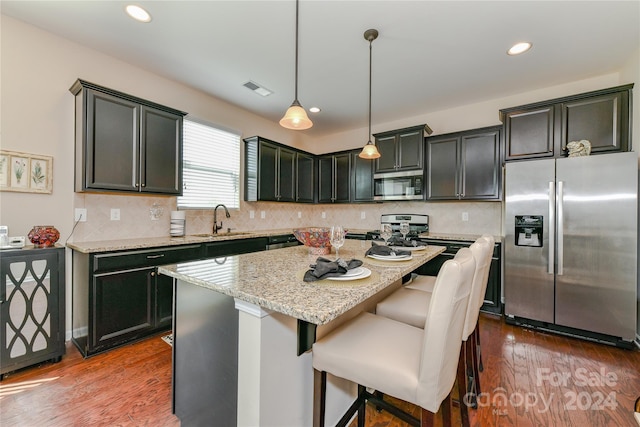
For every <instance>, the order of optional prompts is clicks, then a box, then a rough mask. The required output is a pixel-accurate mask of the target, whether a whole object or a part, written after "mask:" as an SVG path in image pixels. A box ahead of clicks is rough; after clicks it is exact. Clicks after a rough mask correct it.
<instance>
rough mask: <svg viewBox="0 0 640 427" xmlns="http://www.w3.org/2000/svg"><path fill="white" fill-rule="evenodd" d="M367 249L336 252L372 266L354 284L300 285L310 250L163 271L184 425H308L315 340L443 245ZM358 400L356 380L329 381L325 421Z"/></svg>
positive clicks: (349, 245)
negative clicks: (397, 255) (396, 252)
mask: <svg viewBox="0 0 640 427" xmlns="http://www.w3.org/2000/svg"><path fill="white" fill-rule="evenodd" d="M370 245H371V242H369V241H354V240H347V241H346V242H345V245H344V246H343V247H342V248H341V250H340V254H341V257H342V258H344V259H351V258H358V259H361V260H362V261H363V262H364V264H363V266H364V267H366V268H367V269H369V270H370V271H371V275H370V276H369V277H366V278H363V279H359V280H353V281H330V280H321V281H317V282H311V283H306V282H304V281H303V280H302V277H303V275H304V272H305V271H306V270H307V269H308V268H309V265H310V264H313V263H315V260H316V259H317V256H316V255H309V254H308V248H306V247H304V246H296V247H288V248H283V249H278V250H274V251H267V252H257V253H250V254H243V255H236V256H230V257H225V258H215V259H207V260H202V261H194V262H189V263H183V264H177V265H172V266H167V267H161V268H160V269H159V272H160V273H162V274H165V275H168V276H171V277H173V278H174V279H176V280H175V281H174V323H173V332H174V349H173V356H174V358H173V368H174V378H173V387H174V390H173V397H174V412H175V413H176V415H177V416H178V417H179V418H180V420H181V422H182V425H183V426H189V425H204V424H207V423H209V424H210V423H211V422H212V421H213V420H216V424H220V425H240V426H269V425H278V426H306V425H311V424H312V414H313V406H312V404H313V369H312V365H311V353H310V352H309V351H305V350H307V349H308V348H310V345H311V343H312V342H313V341H314V340H315V338H316V336H317V337H321V336H322V335H324V334H326V333H327V332H328V331H330V330H331V329H333V328H335V327H336V326H338V325H339V324H341V323H343V322H344V321H346V320H348V319H350V318H352V317H354V316H355V315H357V314H358V313H359V312H361V311H363V310H369V311H371V310H373V309H374V308H375V304H376V302H377V301H379V300H380V299H382V298H384V297H385V296H386V295H388V294H389V293H391V292H392V291H393V290H395V289H397V288H398V287H400V286H401V281H402V278H403V276H407V275H408V274H410V273H411V272H412V271H413V270H415V269H416V268H418V267H420V266H421V265H423V264H424V263H426V262H427V261H429V260H430V259H432V258H434V257H435V256H437V255H438V254H439V253H441V252H442V251H444V249H445V248H444V247H439V246H429V247H428V248H427V249H425V250H421V251H413V252H412V259H410V260H407V261H379V260H374V259H369V258H365V257H364V254H365V252H366V250H367V249H368V248H369V247H370ZM333 256H334V255H329V256H328V257H330V258H332V257H333ZM354 396H355V388H354V385H352V384H350V383H347V382H344V381H341V380H338V379H330V381H329V383H328V387H327V397H328V400H327V419H328V420H329V421H330V422H331V421H332V420H334V422H335V421H337V419H338V418H339V417H340V416H341V414H342V413H343V412H344V411H345V410H346V408H347V407H348V405H349V404H350V403H351V400H352V397H354Z"/></svg>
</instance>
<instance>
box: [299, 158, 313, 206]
mask: <svg viewBox="0 0 640 427" xmlns="http://www.w3.org/2000/svg"><path fill="white" fill-rule="evenodd" d="M314 165H315V160H314V156H313V155H312V154H306V153H302V152H297V153H296V202H298V203H313V202H314V201H315V188H316V177H315V167H314Z"/></svg>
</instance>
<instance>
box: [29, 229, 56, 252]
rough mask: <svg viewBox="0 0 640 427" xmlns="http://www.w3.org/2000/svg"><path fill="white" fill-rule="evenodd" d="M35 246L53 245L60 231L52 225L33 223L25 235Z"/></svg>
mask: <svg viewBox="0 0 640 427" xmlns="http://www.w3.org/2000/svg"><path fill="white" fill-rule="evenodd" d="M27 237H28V238H29V241H30V242H31V243H33V246H35V247H36V248H46V247H47V246H53V245H55V244H56V242H57V241H58V239H59V238H60V232H59V231H58V229H57V228H55V227H54V226H53V225H35V226H34V227H33V228H32V229H31V231H29V234H28V235H27Z"/></svg>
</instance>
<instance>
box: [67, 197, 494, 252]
mask: <svg viewBox="0 0 640 427" xmlns="http://www.w3.org/2000/svg"><path fill="white" fill-rule="evenodd" d="M74 206H75V207H76V208H85V209H87V221H86V222H80V223H78V225H77V227H76V229H75V231H74V233H73V236H72V238H71V240H72V241H76V242H79V241H95V240H110V239H124V238H144V237H162V236H168V235H169V227H170V217H171V211H172V210H176V198H175V197H166V196H157V197H151V196H139V195H131V196H129V195H113V194H93V193H75V195H74ZM111 209H119V210H120V212H119V213H120V219H119V220H111ZM465 212H466V213H467V214H468V220H467V221H463V220H462V216H463V213H465ZM389 213H419V214H428V215H429V221H430V229H431V231H432V232H437V233H456V234H482V233H489V234H493V235H501V234H502V232H501V224H502V204H501V203H500V202H451V203H446V202H437V203H430V202H385V203H366V204H336V205H331V204H318V205H316V204H298V203H268V202H251V203H249V202H243V201H241V202H240V209H239V210H230V214H231V218H226V217H225V216H224V211H223V210H222V209H219V210H218V222H219V221H220V220H222V223H223V228H222V230H221V231H222V232H224V231H227V228H231V230H232V231H253V230H268V229H280V228H296V227H303V226H331V225H333V224H341V225H343V226H344V227H345V228H352V229H362V230H373V229H377V228H379V221H380V215H382V214H389ZM252 215H253V217H252ZM263 216H264V217H263ZM363 216H364V218H362V217H363ZM212 229H213V212H212V211H211V210H187V211H186V234H199V233H209V232H211V230H212Z"/></svg>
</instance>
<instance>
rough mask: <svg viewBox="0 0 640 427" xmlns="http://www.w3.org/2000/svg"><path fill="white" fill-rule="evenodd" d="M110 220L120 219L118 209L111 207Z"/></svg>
mask: <svg viewBox="0 0 640 427" xmlns="http://www.w3.org/2000/svg"><path fill="white" fill-rule="evenodd" d="M111 221H120V209H111Z"/></svg>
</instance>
